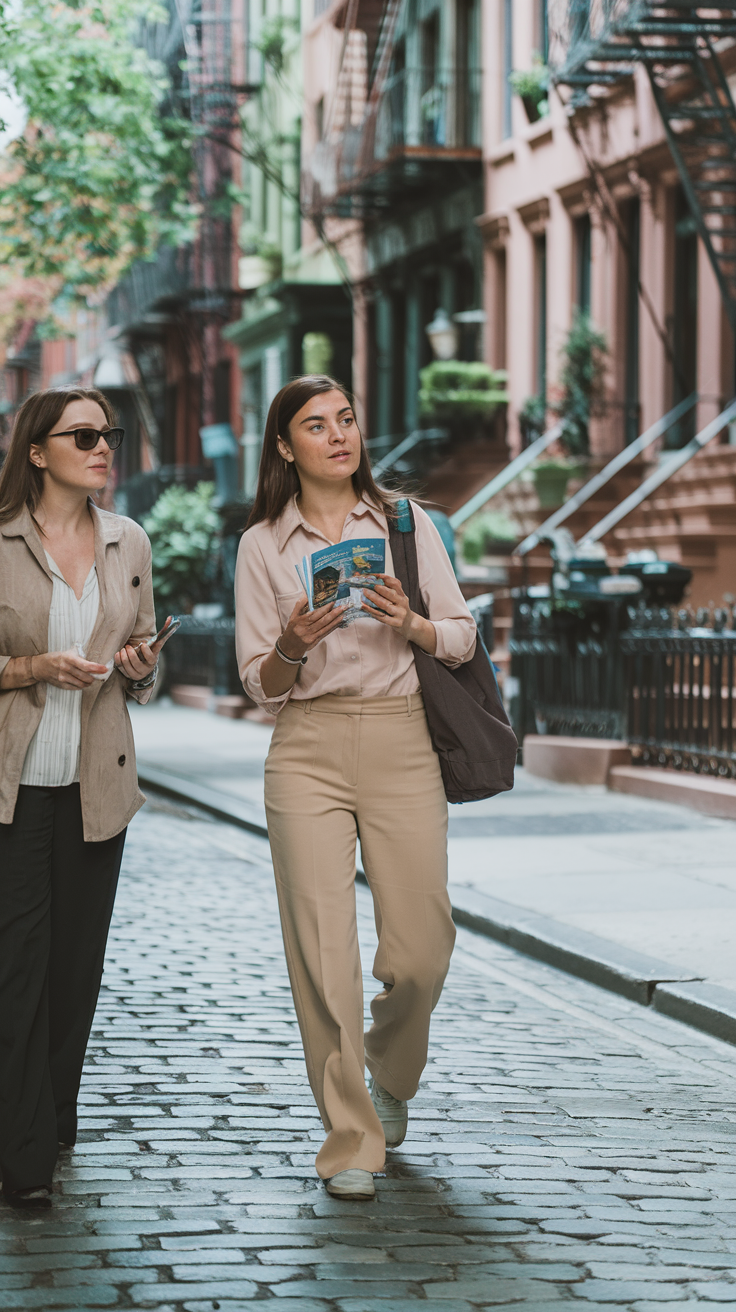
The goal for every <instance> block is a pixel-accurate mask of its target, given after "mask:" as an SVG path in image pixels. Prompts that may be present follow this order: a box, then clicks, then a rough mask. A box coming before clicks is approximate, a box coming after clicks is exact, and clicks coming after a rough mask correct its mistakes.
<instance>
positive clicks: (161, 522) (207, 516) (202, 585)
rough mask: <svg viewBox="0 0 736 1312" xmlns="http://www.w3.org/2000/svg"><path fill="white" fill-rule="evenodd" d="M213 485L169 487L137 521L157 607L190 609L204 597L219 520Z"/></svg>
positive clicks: (210, 579) (212, 569) (211, 571)
mask: <svg viewBox="0 0 736 1312" xmlns="http://www.w3.org/2000/svg"><path fill="white" fill-rule="evenodd" d="M214 495H215V485H214V483H198V484H197V486H196V488H195V489H194V491H193V492H190V491H188V489H187V488H185V487H181V486H176V485H175V486H174V487H169V488H167V489H166V491H165V492H163V493H162V494H161V496H160V497H159V499H158V501H157V502H156V504H155V506H154V507H153V510H152V511H151V513H150V514H149V515H147V516H146V518H145V519H144V520H143V527H144V529H145V530H146V533H147V534H148V536H149V538H150V539H151V550H152V553H153V592H154V596H155V598H156V603H157V606H158V608H159V609H160V608H161V607H168V608H169V609H174V610H184V611H189V610H191V608H192V606H194V605H196V604H197V602H201V601H206V600H208V596H209V592H210V588H211V585H212V582H213V578H214V574H215V570H216V556H215V547H216V543H217V537H218V532H219V528H220V521H219V518H218V515H217V511H216V510H214V509H213V506H212V499H213V497H214Z"/></svg>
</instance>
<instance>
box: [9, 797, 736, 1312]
mask: <svg viewBox="0 0 736 1312" xmlns="http://www.w3.org/2000/svg"><path fill="white" fill-rule="evenodd" d="M357 896H358V904H359V909H360V915H361V923H362V930H363V941H364V948H365V951H364V964H365V966H366V967H369V966H370V962H371V958H372V944H373V930H372V919H371V906H370V898H369V895H368V893H367V892H366V890H365V889H363V888H361V887H359V888H358V893H357ZM373 987H374V984H373V981H372V980H371V979H370V978H369V976H367V977H366V992H367V994H368V996H369V995H370V990H371V989H372V988H373ZM734 1075H736V1050H735V1049H733V1048H731V1047H729V1046H727V1045H725V1044H722V1043H719V1042H718V1041H717V1040H715V1039H709V1038H708V1037H707V1036H705V1035H703V1034H701V1033H699V1032H697V1031H695V1030H691V1029H689V1028H687V1027H686V1026H683V1025H680V1024H678V1023H677V1022H675V1021H671V1020H668V1019H667V1018H666V1017H663V1016H660V1015H657V1014H655V1013H652V1012H650V1011H649V1010H645V1009H643V1008H641V1007H638V1006H637V1005H636V1004H634V1003H629V1002H627V1001H625V1000H624V999H622V998H620V997H617V996H616V995H614V994H610V993H605V992H603V991H602V990H598V989H596V988H594V987H593V986H590V985H587V984H585V983H582V982H580V981H579V980H574V979H572V978H570V977H568V976H566V975H564V974H561V973H558V972H556V971H554V970H552V969H550V968H547V967H545V966H543V965H540V964H538V963H536V962H532V961H530V960H528V959H527V958H524V957H522V956H519V955H517V954H515V953H513V952H511V951H509V950H507V949H505V948H503V947H501V946H500V945H498V944H496V943H493V942H490V941H488V940H485V939H483V938H480V937H477V936H474V935H473V934H471V933H470V932H469V931H465V930H461V931H460V932H459V935H458V945H457V950H456V954H455V957H454V960H453V966H452V969H451V972H450V977H449V981H448V984H447V987H446V989H445V992H444V994H443V997H442V999H441V1002H440V1004H439V1007H438V1009H437V1012H436V1015H435V1022H434V1028H433V1032H432V1042H431V1047H430V1062H429V1065H428V1067H427V1070H426V1073H425V1079H424V1082H423V1084H422V1088H421V1090H420V1093H419V1095H418V1097H417V1098H416V1100H415V1102H414V1103H413V1104H412V1106H411V1120H410V1131H409V1136H408V1138H407V1140H406V1142H405V1143H404V1145H403V1146H402V1147H401V1148H400V1149H398V1150H396V1151H394V1152H393V1153H390V1154H389V1159H390V1160H389V1165H388V1167H387V1171H386V1176H385V1178H381V1179H379V1180H378V1181H377V1189H378V1194H377V1198H376V1200H375V1202H373V1203H367V1204H361V1203H355V1202H353V1203H340V1202H337V1201H335V1200H332V1199H330V1198H329V1197H328V1196H327V1194H326V1193H325V1191H324V1188H323V1186H322V1185H321V1183H320V1182H319V1181H318V1180H317V1178H316V1175H315V1171H314V1165H313V1160H314V1155H315V1152H316V1149H317V1145H318V1143H319V1141H320V1138H321V1127H320V1125H319V1124H318V1121H317V1117H316V1113H315V1111H314V1108H313V1104H312V1100H311V1095H310V1092H309V1088H308V1085H307V1081H306V1074H305V1069H304V1064H303V1061H302V1056H301V1047H300V1042H299V1035H298V1031H297V1027H296V1022H295V1019H294V1014H293V1011H292V1006H291V997H290V992H289V987H288V980H287V976H286V970H285V966H284V962H283V956H282V949H281V941H280V934H279V929H278V921H277V915H276V902H275V895H274V892H273V886H272V876H271V872H270V865H269V859H268V847H267V844H266V843H265V842H264V841H263V840H261V839H258V838H256V837H252V836H250V835H248V834H246V833H244V832H243V831H241V830H237V829H235V828H231V827H228V826H226V825H222V824H218V823H215V822H213V821H211V820H209V819H207V818H205V817H203V816H198V815H196V814H195V813H193V812H192V813H187V812H186V811H185V810H184V809H180V808H178V807H175V806H173V805H169V804H167V803H163V802H156V801H153V802H149V805H148V806H147V807H146V809H145V810H144V811H143V812H142V813H141V814H140V815H139V816H138V817H137V818H136V820H135V821H134V823H133V824H132V826H131V829H130V834H129V840H128V847H127V853H126V859H125V863H124V873H123V879H122V883H121V889H120V894H119V898H118V904H117V910H116V915H115V919H114V922H113V930H112V935H111V940H110V945H109V950H108V959H107V966H106V972H105V976H104V981H103V991H102V996H101V1000H100V1005H99V1008H98V1011H97V1017H96V1023H95V1028H94V1032H93V1040H92V1044H91V1047H90V1052H89V1060H88V1063H87V1066H86V1069H85V1078H84V1083H83V1089H82V1116H81V1127H82V1128H81V1138H80V1143H79V1144H78V1145H77V1148H76V1150H75V1151H74V1153H73V1154H72V1155H71V1156H67V1157H66V1158H65V1159H62V1161H61V1162H60V1166H59V1169H58V1173H57V1188H56V1193H55V1201H54V1209H53V1211H52V1212H51V1213H49V1214H47V1215H41V1216H37V1217H33V1218H29V1217H24V1216H21V1215H19V1214H15V1213H12V1212H11V1211H10V1210H9V1209H4V1210H3V1211H2V1215H1V1225H0V1235H1V1238H0V1291H1V1292H0V1309H1V1312H10V1309H13V1308H36V1309H43V1310H44V1312H46V1310H47V1309H49V1310H50V1309H56V1308H59V1309H74V1310H75V1312H76V1310H79V1312H82V1310H83V1309H87V1308H120V1309H122V1308H141V1309H143V1308H146V1309H156V1310H157V1312H169V1310H170V1309H171V1310H173V1309H178V1310H181V1309H186V1312H214V1310H215V1309H222V1312H238V1309H244V1308H246V1307H250V1306H252V1303H253V1300H264V1299H269V1298H277V1299H280V1300H283V1302H284V1306H285V1307H287V1308H294V1309H295V1310H296V1312H318V1310H319V1312H322V1310H323V1309H324V1312H327V1310H328V1309H339V1310H340V1312H373V1310H374V1309H376V1310H382V1309H390V1310H391V1312H402V1310H403V1309H405V1308H409V1307H412V1308H414V1307H415V1305H417V1304H424V1303H427V1304H428V1305H429V1306H430V1307H431V1308H432V1309H433V1312H462V1309H470V1308H476V1307H494V1308H503V1307H511V1306H513V1307H517V1308H519V1307H521V1308H524V1309H535V1310H536V1312H543V1310H544V1309H548V1308H554V1309H560V1310H562V1309H564V1308H569V1307H576V1308H581V1307H587V1308H610V1307H611V1306H612V1305H614V1306H616V1307H621V1308H626V1309H633V1310H634V1312H649V1309H654V1308H661V1307H662V1305H663V1304H665V1303H667V1302H669V1301H672V1302H676V1303H677V1304H678V1306H680V1307H685V1308H687V1307H694V1306H696V1305H697V1306H702V1305H707V1304H712V1305H717V1306H720V1307H724V1308H732V1309H736V1240H735V1238H734V1236H735V1234H736V1159H735V1158H734V1152H733V1148H734V1138H735V1137H736V1103H735V1101H734Z"/></svg>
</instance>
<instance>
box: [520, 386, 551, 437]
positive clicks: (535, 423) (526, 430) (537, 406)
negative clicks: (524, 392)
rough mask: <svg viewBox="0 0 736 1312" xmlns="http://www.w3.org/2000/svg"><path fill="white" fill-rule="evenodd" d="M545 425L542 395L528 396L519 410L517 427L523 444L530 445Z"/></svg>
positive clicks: (544, 403) (545, 403)
mask: <svg viewBox="0 0 736 1312" xmlns="http://www.w3.org/2000/svg"><path fill="white" fill-rule="evenodd" d="M546 427H547V402H546V400H545V399H544V397H543V396H528V397H527V398H526V401H525V402H524V404H523V406H522V407H521V410H520V411H519V428H520V429H521V436H522V438H523V439H524V446H531V444H532V442H536V440H537V438H538V437H541V436H542V433H543V432H544V430H545V428H546Z"/></svg>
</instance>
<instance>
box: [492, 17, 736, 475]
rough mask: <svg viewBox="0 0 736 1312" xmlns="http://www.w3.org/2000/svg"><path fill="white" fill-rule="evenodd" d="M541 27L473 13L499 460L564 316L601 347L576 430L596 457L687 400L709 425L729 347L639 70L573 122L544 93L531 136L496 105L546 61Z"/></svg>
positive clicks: (729, 361) (722, 390) (554, 383)
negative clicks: (603, 363) (692, 395)
mask: <svg viewBox="0 0 736 1312" xmlns="http://www.w3.org/2000/svg"><path fill="white" fill-rule="evenodd" d="M546 23H547V17H546V7H545V6H543V3H540V0H486V2H485V3H484V5H483V33H482V41H483V61H482V62H483V68H484V71H485V75H484V101H483V115H484V123H483V128H484V130H483V140H484V183H485V213H484V215H483V216H482V218H481V219H479V221H478V222H479V226H480V229H481V232H482V234H483V239H484V252H485V278H484V288H485V309H486V313H487V331H486V353H487V359H488V361H489V363H490V364H491V365H493V366H494V367H505V368H507V369H508V373H509V383H508V387H509V391H510V394H511V404H510V407H509V441H510V447H511V451H512V453H515V452H516V451H518V449H519V448H520V446H521V441H522V439H521V433H520V429H519V422H518V415H519V411H520V409H521V408H522V407H523V405H524V403H525V401H526V400H527V398H528V397H530V396H535V395H540V394H543V393H544V394H546V398H547V400H548V402H552V403H553V402H554V400H555V399H556V396H557V395H558V394H559V387H558V380H559V371H560V351H561V348H562V346H563V343H564V341H565V337H566V335H567V333H568V331H569V328H570V325H571V322H572V319H573V316H574V313H575V309H576V307H577V306H579V307H580V308H582V309H584V310H588V311H589V313H590V316H591V319H592V321H593V323H594V324H595V326H596V327H597V328H599V329H600V330H602V331H603V333H604V334H605V337H606V340H607V345H608V361H607V371H606V405H605V414H603V415H601V416H599V417H598V418H596V419H595V420H594V421H593V424H592V428H591V452H592V454H593V455H594V456H596V457H599V458H603V457H607V456H609V455H612V454H613V453H614V452H616V451H618V450H620V449H621V447H622V446H623V445H625V443H626V442H628V441H631V440H632V439H633V438H634V437H635V436H636V435H637V433H640V432H642V431H643V429H645V428H646V427H647V426H648V425H650V424H652V423H653V422H654V421H655V420H657V419H658V418H659V417H660V416H661V415H663V414H664V413H665V412H666V411H667V410H668V409H670V408H671V407H672V406H673V405H674V404H675V403H676V401H678V400H680V399H682V398H683V397H684V396H685V395H687V394H688V393H689V392H691V391H697V392H698V393H699V397H700V399H699V402H698V406H697V411H696V415H695V419H694V420H693V424H695V423H696V424H697V428H698V429H699V428H701V427H702V426H703V425H704V424H705V423H706V422H707V421H708V420H709V419H711V418H713V417H714V416H715V415H716V414H717V413H718V412H719V411H720V410H722V409H723V406H724V404H725V402H726V401H727V400H728V399H730V397H732V396H733V394H734V390H735V385H734V342H733V334H732V331H731V328H730V325H729V323H728V320H727V318H726V315H725V313H724V311H723V308H722V301H721V297H720V294H719V289H718V284H717V281H716V277H715V274H714V272H713V269H712V267H711V264H710V262H709V260H708V257H707V254H706V251H705V249H704V247H703V244H702V242H701V241H700V240H699V238H698V236H697V233H696V231H695V225H694V222H693V220H692V218H691V217H690V214H689V210H688V208H687V205H686V204H685V198H684V195H683V193H682V188H681V185H680V181H679V178H678V174H677V170H676V168H675V165H674V162H673V159H672V155H671V152H670V149H669V146H668V144H667V141H666V137H665V133H664V129H663V124H662V121H661V119H660V116H659V113H658V111H657V107H656V104H655V102H654V99H653V96H652V92H651V90H650V86H649V81H648V78H647V75H646V72H645V70H644V69H643V68H642V67H638V68H637V69H636V72H635V75H634V76H633V77H631V78H628V79H625V80H623V81H621V82H620V83H618V84H617V85H616V86H614V87H613V88H611V89H610V90H607V91H605V92H601V94H600V95H596V96H595V98H594V99H593V101H592V104H590V105H589V106H588V107H581V108H579V109H577V110H574V111H573V110H571V109H570V108H569V107H566V103H567V105H568V106H569V101H570V91H569V89H568V88H566V87H563V88H561V90H560V93H559V94H558V93H557V92H556V91H555V90H554V89H552V90H551V91H550V95H549V113H548V114H547V115H546V116H544V117H541V118H540V119H538V121H537V122H534V123H531V122H530V121H529V118H528V116H527V112H526V110H525V107H524V104H523V103H522V100H521V98H520V96H518V95H514V94H513V93H511V91H510V89H509V87H508V75H509V73H510V72H511V71H512V70H527V69H530V68H531V67H532V66H533V61H534V58H535V53H536V52H541V53H542V55H545V54H546V50H545V45H546V42H547V34H546V30H545V29H546ZM552 54H553V56H554V50H553V52H552ZM563 102H566V103H563ZM638 283H640V284H641V286H640V287H639V286H638V285H637V284H638ZM693 424H691V425H690V428H689V429H687V430H685V429H684V428H683V430H682V431H681V432H680V433H679V435H678V434H675V435H674V437H673V438H671V441H672V443H673V444H680V443H681V442H682V441H683V440H684V438H685V437H686V436H690V435H691V433H692V432H693V431H695V430H694V427H693Z"/></svg>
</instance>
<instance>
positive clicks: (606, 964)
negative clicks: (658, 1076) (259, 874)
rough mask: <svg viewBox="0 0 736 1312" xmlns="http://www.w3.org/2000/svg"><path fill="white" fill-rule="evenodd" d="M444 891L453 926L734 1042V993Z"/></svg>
mask: <svg viewBox="0 0 736 1312" xmlns="http://www.w3.org/2000/svg"><path fill="white" fill-rule="evenodd" d="M138 780H139V782H140V784H141V785H142V786H143V787H148V788H152V789H154V790H155V791H156V792H158V793H162V794H163V795H164V796H166V797H170V798H172V799H174V800H176V801H183V802H188V803H189V804H190V805H194V806H198V807H200V808H201V809H202V810H203V811H207V812H208V813H209V814H210V815H212V816H214V817H215V819H217V820H222V821H224V822H225V823H227V824H234V825H238V826H239V827H240V828H241V829H247V830H248V831H249V832H250V833H253V834H258V835H259V837H261V838H267V837H268V830H267V828H266V816H265V812H263V811H262V810H260V808H258V807H255V806H253V805H252V804H250V803H248V802H245V801H242V800H241V799H240V798H239V797H235V796H234V795H231V794H228V793H223V792H221V791H220V790H218V789H215V788H210V787H208V785H206V784H200V783H196V782H195V781H194V780H192V779H189V778H187V777H186V776H184V775H178V774H176V773H175V772H174V771H173V770H164V769H161V768H159V767H158V766H152V765H145V764H143V763H140V764H139V767H138ZM358 878H359V879H360V880H361V882H363V881H364V880H365V876H364V875H363V872H362V871H361V870H359V871H358ZM450 893H451V897H452V916H453V920H454V921H455V923H456V924H458V925H463V926H464V927H465V928H466V929H471V930H474V931H475V933H478V934H483V935H485V937H486V938H492V939H495V940H496V942H498V943H503V944H505V945H506V946H507V947H510V948H513V949H514V950H515V951H517V952H521V953H523V954H524V955H525V956H527V957H533V958H534V959H535V960H536V961H543V962H544V963H545V964H546V965H548V966H554V967H555V968H556V969H557V970H563V971H565V972H566V974H568V975H574V976H576V977H577V978H578V979H584V980H587V981H588V983H590V984H597V985H598V987H599V988H604V989H608V991H609V992H611V993H618V994H619V995H620V996H622V997H624V998H628V999H629V1000H630V1001H632V1002H637V1003H639V1004H640V1005H641V1006H644V1007H649V1006H651V1007H653V1008H654V1010H655V1011H659V1012H661V1013H662V1014H663V1015H665V1016H670V1017H671V1018H672V1019H673V1020H678V1021H682V1022H683V1023H684V1024H686V1025H690V1026H691V1027H692V1028H694V1029H698V1030H702V1031H703V1032H704V1033H706V1034H710V1035H713V1036H714V1037H715V1038H717V1039H722V1040H724V1041H725V1042H726V1043H734V1044H736V992H734V991H733V990H731V989H726V988H722V987H721V986H720V985H717V984H708V983H707V982H706V981H705V980H703V979H702V978H699V977H698V976H694V975H692V974H691V973H688V972H686V971H684V970H680V969H678V967H676V966H672V965H671V964H670V963H668V962H666V961H659V960H658V959H657V958H656V957H650V956H647V955H646V954H644V953H641V952H633V951H631V949H629V948H626V947H624V946H623V945H622V944H619V943H612V942H611V941H610V940H608V939H604V938H599V937H598V936H597V935H596V934H589V933H588V932H587V931H586V930H582V929H576V928H575V927H574V926H573V925H566V924H564V923H562V922H560V921H559V920H553V919H552V917H551V916H544V915H541V914H539V913H538V912H536V911H528V910H526V909H525V908H523V907H518V906H515V905H514V904H513V903H511V902H503V901H501V899H500V898H495V897H491V896H490V895H489V894H487V893H479V892H477V891H476V890H475V889H472V888H462V887H454V888H452V889H451V890H450Z"/></svg>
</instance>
